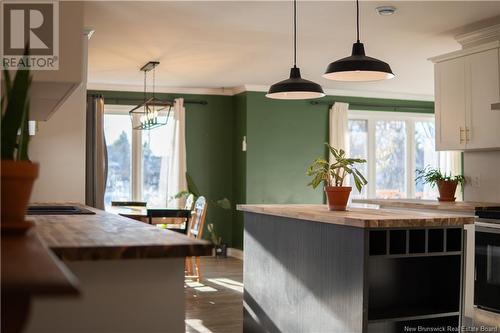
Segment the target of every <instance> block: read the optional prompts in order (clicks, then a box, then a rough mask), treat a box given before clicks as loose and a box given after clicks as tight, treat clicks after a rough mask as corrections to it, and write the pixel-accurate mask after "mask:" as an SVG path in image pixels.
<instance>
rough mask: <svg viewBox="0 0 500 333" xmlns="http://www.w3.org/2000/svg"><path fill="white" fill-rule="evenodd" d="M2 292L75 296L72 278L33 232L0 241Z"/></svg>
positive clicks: (73, 278) (74, 283)
mask: <svg viewBox="0 0 500 333" xmlns="http://www.w3.org/2000/svg"><path fill="white" fill-rule="evenodd" d="M2 291H3V292H8V293H12V294H30V295H73V296H76V295H78V293H79V292H78V281H77V279H76V278H75V276H74V275H73V274H72V273H71V272H70V271H69V270H68V269H67V268H66V267H65V266H64V265H63V264H62V263H61V262H60V261H59V260H58V259H57V258H56V257H55V256H54V255H53V254H52V253H51V252H50V250H49V249H47V248H46V246H45V245H43V244H42V242H41V241H40V239H39V238H38V236H37V234H36V232H35V230H31V231H29V232H28V234H27V235H26V236H24V237H23V236H3V237H2Z"/></svg>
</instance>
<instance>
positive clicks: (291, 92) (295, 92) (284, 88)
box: [266, 67, 325, 99]
mask: <svg viewBox="0 0 500 333" xmlns="http://www.w3.org/2000/svg"><path fill="white" fill-rule="evenodd" d="M323 96H325V93H324V92H323V89H322V88H321V86H320V85H319V84H317V83H314V82H312V81H309V80H306V79H303V78H302V77H300V68H297V67H292V68H291V69H290V78H289V79H286V80H283V81H280V82H278V83H275V84H273V85H272V86H271V87H270V88H269V92H268V93H267V94H266V97H268V98H274V99H312V98H320V97H323Z"/></svg>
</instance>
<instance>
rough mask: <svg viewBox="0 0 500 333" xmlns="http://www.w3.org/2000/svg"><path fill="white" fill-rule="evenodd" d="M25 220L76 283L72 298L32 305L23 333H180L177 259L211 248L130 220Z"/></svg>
mask: <svg viewBox="0 0 500 333" xmlns="http://www.w3.org/2000/svg"><path fill="white" fill-rule="evenodd" d="M83 208H85V209H87V210H90V211H91V212H93V213H95V214H83V215H36V216H34V215H31V216H29V219H30V220H32V221H34V222H35V224H36V227H35V228H34V229H35V230H34V231H35V232H36V233H37V234H38V237H39V238H40V240H41V241H42V242H43V243H44V244H45V245H46V246H47V247H48V248H49V249H50V250H52V252H53V253H54V254H55V255H56V256H57V257H58V258H59V259H61V260H62V262H63V263H64V265H65V266H66V267H67V268H68V269H69V270H70V271H71V272H72V273H73V274H74V275H75V276H76V278H77V279H78V280H79V282H80V292H81V295H80V297H79V298H75V299H68V300H61V299H53V298H46V299H41V298H40V299H36V300H35V301H34V302H33V306H32V312H31V316H30V319H29V322H28V326H27V329H26V332H64V333H67V332H72V333H73V332H82V333H83V332H85V333H88V332H107V333H109V332H184V327H185V323H184V261H185V257H187V256H203V255H211V251H212V245H211V244H210V243H209V242H206V241H200V240H195V239H191V238H188V237H186V236H185V235H182V234H179V233H176V232H173V231H169V230H163V229H159V228H155V227H153V226H151V225H148V224H145V223H142V222H137V221H134V220H132V219H128V218H125V217H121V216H118V215H115V214H110V213H107V212H104V211H101V210H97V209H94V208H91V207H83Z"/></svg>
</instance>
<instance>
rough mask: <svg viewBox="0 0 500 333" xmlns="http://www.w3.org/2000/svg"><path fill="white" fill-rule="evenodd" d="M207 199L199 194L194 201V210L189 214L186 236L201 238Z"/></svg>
mask: <svg viewBox="0 0 500 333" xmlns="http://www.w3.org/2000/svg"><path fill="white" fill-rule="evenodd" d="M207 206H208V205H207V200H206V199H205V197H203V196H200V197H198V199H196V202H195V203H194V211H193V214H192V216H191V223H190V227H189V230H188V233H187V234H188V236H191V237H193V238H197V239H201V237H202V236H203V229H204V228H205V219H206V216H207Z"/></svg>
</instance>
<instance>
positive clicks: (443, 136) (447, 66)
mask: <svg viewBox="0 0 500 333" xmlns="http://www.w3.org/2000/svg"><path fill="white" fill-rule="evenodd" d="M435 90H436V97H435V115H436V149H437V150H451V149H465V139H464V135H465V133H464V131H465V113H466V94H465V59H464V58H455V59H452V60H449V61H444V62H441V63H439V64H436V66H435ZM438 96H439V97H438Z"/></svg>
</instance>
